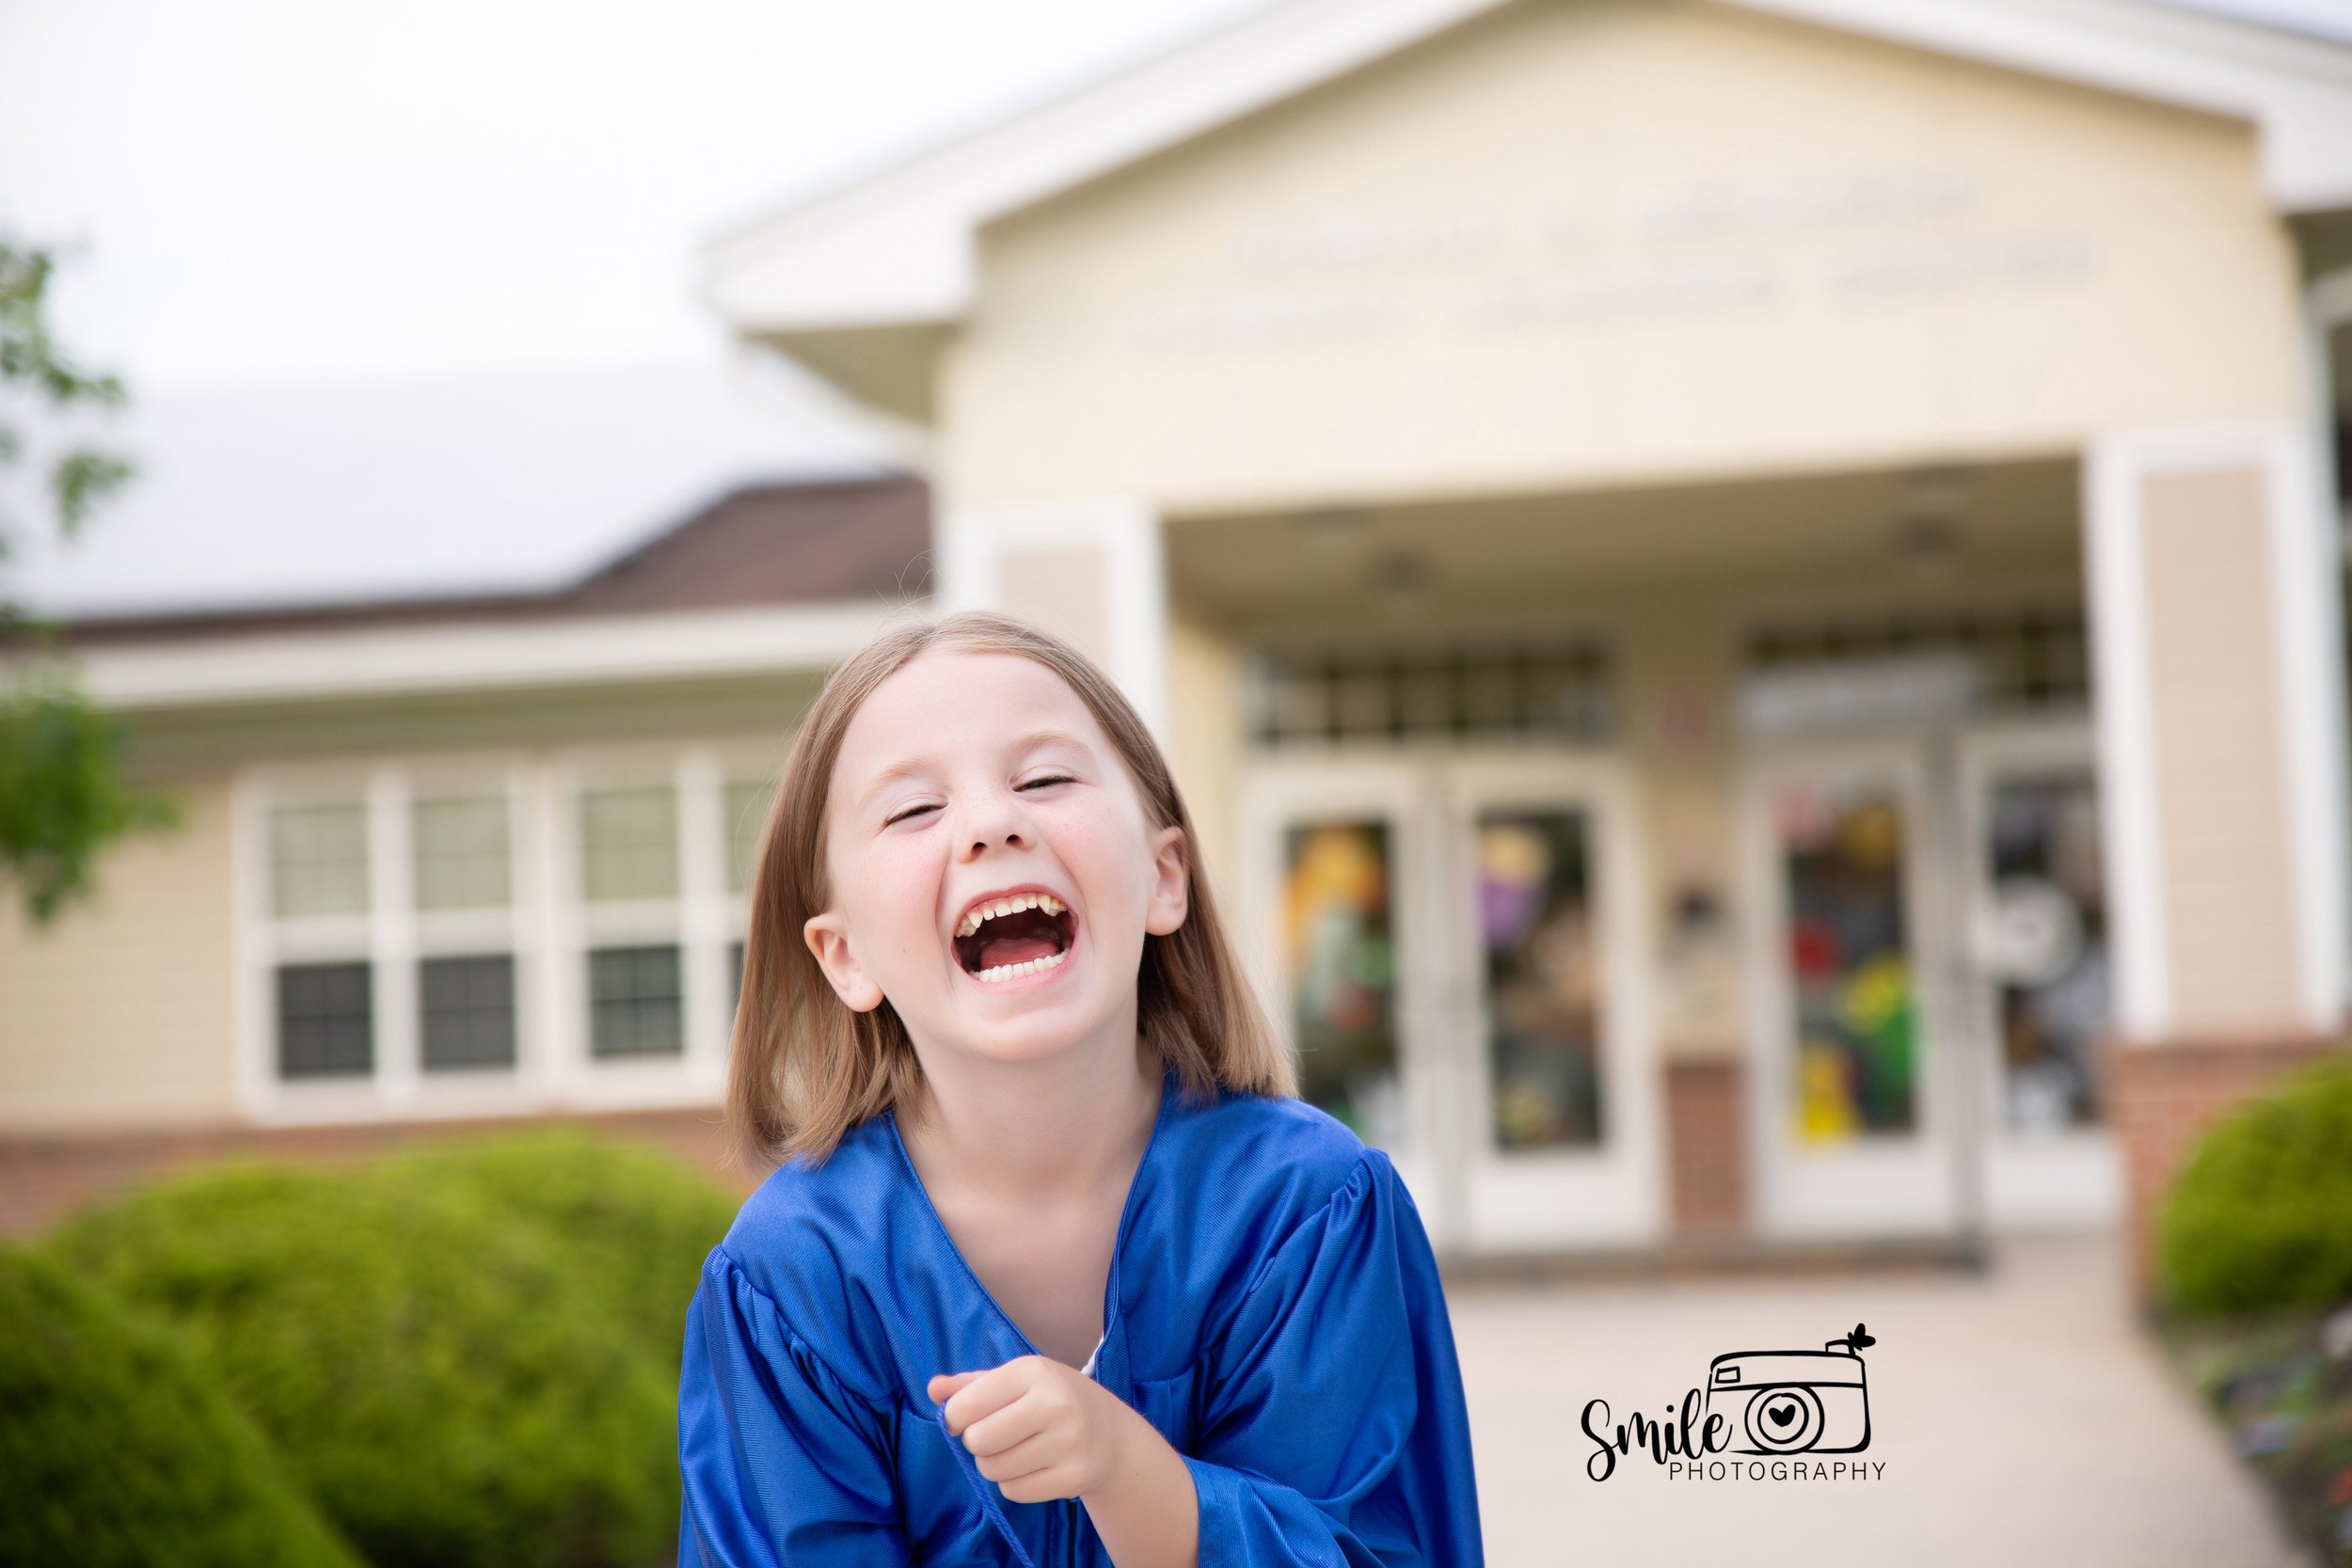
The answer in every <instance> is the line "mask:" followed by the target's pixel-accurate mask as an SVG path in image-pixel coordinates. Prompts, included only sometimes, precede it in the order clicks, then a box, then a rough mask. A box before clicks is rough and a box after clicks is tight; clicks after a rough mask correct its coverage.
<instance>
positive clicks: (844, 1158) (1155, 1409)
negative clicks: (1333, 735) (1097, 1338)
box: [678, 1072, 1483, 1568]
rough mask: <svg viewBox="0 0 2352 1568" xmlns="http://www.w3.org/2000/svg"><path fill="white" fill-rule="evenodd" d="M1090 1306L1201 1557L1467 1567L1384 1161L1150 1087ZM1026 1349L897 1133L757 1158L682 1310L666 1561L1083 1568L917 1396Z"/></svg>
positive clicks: (1267, 1113)
mask: <svg viewBox="0 0 2352 1568" xmlns="http://www.w3.org/2000/svg"><path fill="white" fill-rule="evenodd" d="M1104 1296H1105V1299H1104V1343H1103V1346H1102V1349H1101V1350H1100V1352H1099V1353H1098V1354H1097V1355H1096V1358H1095V1375H1096V1377H1097V1379H1098V1380H1099V1381H1100V1382H1101V1383H1102V1385H1103V1386H1104V1387H1105V1388H1108V1389H1109V1390H1110V1391H1111V1392H1113V1393H1114V1394H1117V1395H1118V1396H1119V1397H1120V1399H1122V1400H1124V1401H1125V1402H1127V1403H1128V1404H1129V1405H1130V1406H1132V1407H1133V1408H1134V1409H1136V1411H1138V1412H1140V1413H1141V1414H1142V1415H1143V1417H1144V1418H1146V1419H1147V1420H1149V1421H1150V1422H1151V1423H1152V1426H1153V1427H1154V1428H1156V1429H1157V1430H1158V1432H1159V1433H1160V1434H1161V1435H1162V1436H1163V1437H1165V1438H1167V1439H1168V1443H1169V1444H1170V1445H1171V1446H1172V1447H1173V1448H1174V1449H1176V1451H1177V1452H1178V1453H1180V1454H1182V1455H1184V1463H1185V1465H1187V1466H1188V1467H1189V1468H1190V1470H1191V1472H1192V1479H1193V1483H1194V1487H1195V1490H1196V1493H1197V1495H1198V1497H1199V1501H1200V1568H1244V1565H1247V1568H1277V1565H1288V1564H1310V1563H1312V1564H1318V1565H1326V1568H1340V1565H1342V1564H1349V1565H1361V1564H1372V1563H1379V1564H1386V1565H1389V1568H1398V1565H1402V1564H1408V1563H1409V1564H1428V1565H1431V1568H1480V1564H1481V1563H1482V1561H1483V1558H1482V1554H1481V1547H1480V1540H1479V1525H1478V1498H1477V1490H1476V1486H1475V1482H1474V1481H1473V1478H1472V1476H1471V1471H1470V1425H1469V1420H1468V1417H1467V1413H1466V1411H1465V1408H1464V1405H1463V1399H1462V1380H1461V1371H1460V1369H1459V1366H1458V1364H1457V1363H1456V1361H1455V1358H1454V1333H1453V1327H1452V1324H1451V1323H1450V1322H1449V1321H1448V1319H1447V1316H1446V1307H1445V1298H1444V1296H1443V1294H1442V1293H1441V1291H1440V1290H1439V1287H1438V1271H1437V1263H1436V1259H1434V1258H1433V1257H1432V1256H1431V1253H1430V1248H1429V1240H1428V1236H1427V1234H1426V1232H1425V1231H1424V1230H1423V1229H1422V1223H1421V1216H1420V1214H1419V1212H1417V1211H1416V1210H1415V1209H1414V1207H1413V1203H1412V1199H1411V1198H1410V1197H1409V1196H1406V1191H1405V1188H1404V1185H1403V1184H1402V1183H1401V1182H1400V1181H1399V1180H1398V1179H1397V1174H1396V1169H1395V1167H1394V1166H1393V1165H1391V1164H1390V1163H1389V1159H1388V1156H1387V1155H1386V1154H1384V1153H1382V1152H1381V1151H1379V1150H1378V1149H1370V1148H1365V1147H1364V1145H1363V1144H1362V1143H1361V1142H1360V1141H1359V1139H1358V1138H1357V1137H1356V1135H1355V1134H1354V1133H1353V1132H1349V1131H1348V1130H1347V1128H1346V1127H1345V1126H1343V1124H1341V1123H1340V1122H1338V1121H1337V1120H1335V1119H1333V1118H1332V1117H1328V1116H1327V1115H1325V1114H1324V1113H1323V1112H1321V1111H1319V1110H1316V1109H1315V1108H1314V1107H1312V1106H1311V1105H1308V1104H1306V1103H1305V1102H1304V1101H1296V1100H1268V1099H1265V1098H1263V1097H1262V1096H1258V1095H1252V1094H1231V1093H1220V1094H1219V1095H1217V1096H1216V1099H1215V1100H1214V1101H1209V1102H1205V1103H1200V1104H1197V1105H1190V1106H1188V1105H1185V1104H1184V1103H1183V1101H1182V1100H1181V1098H1180V1094H1179V1089H1178V1081H1177V1079H1176V1077H1175V1075H1174V1074H1173V1072H1170V1073H1169V1075H1168V1079H1167V1082H1166V1084H1165V1085H1164V1089H1163V1093H1162V1096H1161V1101H1160V1111H1159V1117H1158V1119H1157V1121H1156V1122H1155V1123H1154V1125H1153V1128H1152V1138H1151V1142H1150V1144H1149V1146H1148V1147H1147V1148H1145V1150H1144V1155H1143V1161H1142V1164H1141V1165H1140V1166H1139V1167H1138V1168H1137V1170H1136V1176H1135V1180H1134V1183H1133V1185H1132V1186H1131V1187H1130V1189H1129V1191H1128V1194H1127V1203H1126V1208H1125V1211H1124V1212H1123V1213H1122V1214H1121V1216H1120V1224H1119V1233H1118V1238H1117V1243H1116V1247H1115V1250H1114V1253H1113V1256H1112V1259H1111V1270H1110V1279H1109V1282H1108V1286H1107V1289H1106V1291H1105V1292H1104ZM1030 1354H1041V1353H1040V1352H1038V1350H1037V1349H1036V1347H1035V1346H1033V1345H1031V1344H1030V1343H1029V1342H1028V1340H1027V1338H1025V1337H1024V1336H1023V1334H1022V1333H1021V1331H1020V1330H1019V1329H1018V1328H1017V1327H1015V1326H1014V1324H1013V1323H1012V1320H1011V1319H1010V1318H1009V1317H1008V1316H1007V1315H1006V1314H1005V1313H1004V1311H1003V1310H1002V1309H1001V1308H1000V1307H998V1306H997V1305H996V1303H995V1302H994V1301H993V1299H992V1298H991V1297H990V1296H989V1294H988V1292H987V1291H985V1290H984V1289H983V1288H982V1287H981V1285H980V1283H979V1281H978V1279H977V1277H976V1276H975V1275H973V1274H972V1272H971V1270H970V1268H969V1267H968V1266H967V1265H966V1264H965V1262H964V1261H963V1259H962V1256H961V1254H960V1253H959V1252H957V1250H956V1248H955V1245H954V1243H952V1242H951V1241H950V1240H949V1239H948V1236H947V1232H946V1227H944V1226H943V1225H942V1224H941V1223H940V1220H939V1216H938V1213H937V1212H936V1211H935V1210H934V1209H933V1208H932V1207H931V1204H930V1198H929V1196H927V1195H926V1194H925V1192H924V1191H923V1187H922V1183H921V1181H920V1180H918V1179H917V1178H916V1176H915V1173H914V1164H913V1163H912V1162H911V1161H909V1160H908V1158H907V1155H906V1147H905V1144H904V1142H903V1141H902V1140H901V1138H900V1136H899V1132H898V1123H897V1120H896V1118H895V1117H892V1116H890V1115H889V1114H887V1113H885V1114H884V1115H882V1116H879V1117H873V1118H871V1119H870V1120H868V1121H866V1122H863V1123H861V1124H860V1125H858V1126H857V1127H855V1128H853V1129H851V1130H850V1132H849V1133H848V1134H847V1135H846V1136H845V1137H844V1138H843V1139H842V1141H841V1143H840V1145H839V1146H838V1147H837V1148H835V1150H834V1153H833V1154H832V1156H831V1157H830V1158H829V1159H827V1160H826V1162H825V1163H824V1164H822V1165H821V1166H818V1167H817V1168H815V1169H811V1168H809V1167H808V1166H807V1165H806V1164H803V1163H802V1162H799V1161H795V1162H792V1163H790V1164H786V1165H784V1166H782V1167H780V1168H779V1169H777V1170H776V1171H775V1172H774V1173H773V1174H772V1175H771V1176H770V1177H769V1179H768V1180H767V1181H766V1182H764V1183H763V1184H762V1185H761V1186H760V1188H759V1190H758V1191H757V1192H755V1193H754V1194H753V1195H752V1196H751V1197H750V1198H749V1199H748V1200H746V1201H745V1203H744V1205H743V1208H742V1211H741V1212H740V1213H739V1214H738V1215H737V1216H736V1220H735V1224H734V1225H733V1227H731V1228H729V1230H728V1231H727V1234H726V1239H725V1240H724V1241H723V1242H721V1243H719V1245H718V1246H717V1247H715V1248H713V1249H712V1250H711V1253H710V1255H709V1258H708V1259H707V1261H706V1262H705V1263H704V1265H703V1273H702V1279H701V1283H700V1284H699V1286H698V1287H697V1288H696V1291H695V1293H694V1299H693V1303H692V1305H691V1307H689V1308H688V1310H687V1319H686V1346H685V1361H684V1365H683V1367H682V1369H681V1377H680V1381H679V1386H678V1465H679V1468H680V1470H681V1472H682V1475H683V1478H684V1481H685V1500H684V1505H683V1507H682V1509H681V1511H680V1515H679V1520H678V1568H706V1565H707V1568H722V1565H723V1568H867V1565H872V1568H882V1565H884V1564H887V1565H889V1568H906V1565H908V1564H910V1563H927V1564H928V1563H942V1564H966V1563H969V1564H996V1563H1009V1564H1021V1565H1025V1568H1108V1565H1109V1564H1110V1562H1111V1558H1110V1554H1109V1553H1108V1552H1106V1551H1105V1550H1104V1547H1103V1543H1102V1539H1101V1537H1100V1536H1098V1535H1097V1534H1096V1533H1095V1531H1094V1526H1093V1521H1092V1520H1091V1519H1090V1518H1089V1517H1088V1514H1087V1512H1086V1506H1085V1505H1084V1504H1083V1503H1081V1502H1079V1501H1078V1500H1077V1499H1076V1498H1057V1499H1055V1500H1053V1501H1049V1502H1041V1503H1023V1502H1013V1501H1010V1500H1009V1499H1007V1498H1006V1497H1005V1496H1004V1494H1003V1492H1002V1491H1001V1490H1000V1489H999V1488H998V1487H997V1485H996V1483H995V1482H993V1481H989V1480H988V1479H987V1478H986V1477H984V1476H982V1475H981V1474H980V1473H979V1470H978V1468H977V1464H976V1462H975V1461H974V1459H973V1456H972V1453H971V1450H969V1449H966V1448H965V1447H964V1446H963V1442H962V1439H961V1438H960V1437H955V1436H951V1435H949V1433H948V1432H947V1429H946V1422H945V1418H944V1417H943V1414H942V1406H940V1405H938V1404H934V1403H932V1402H931V1401H930V1398H929V1397H928V1394H927V1392H926V1386H927V1385H928V1383H929V1382H930V1379H931V1378H932V1377H933V1376H935V1375H937V1374H938V1373H941V1372H961V1371H973V1370H980V1369H984V1368H989V1367H995V1366H1000V1365H1002V1364H1003V1363H1005V1362H1007V1361H1010V1360H1012V1359H1014V1358H1015V1357H1017V1356H1022V1355H1030Z"/></svg>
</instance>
